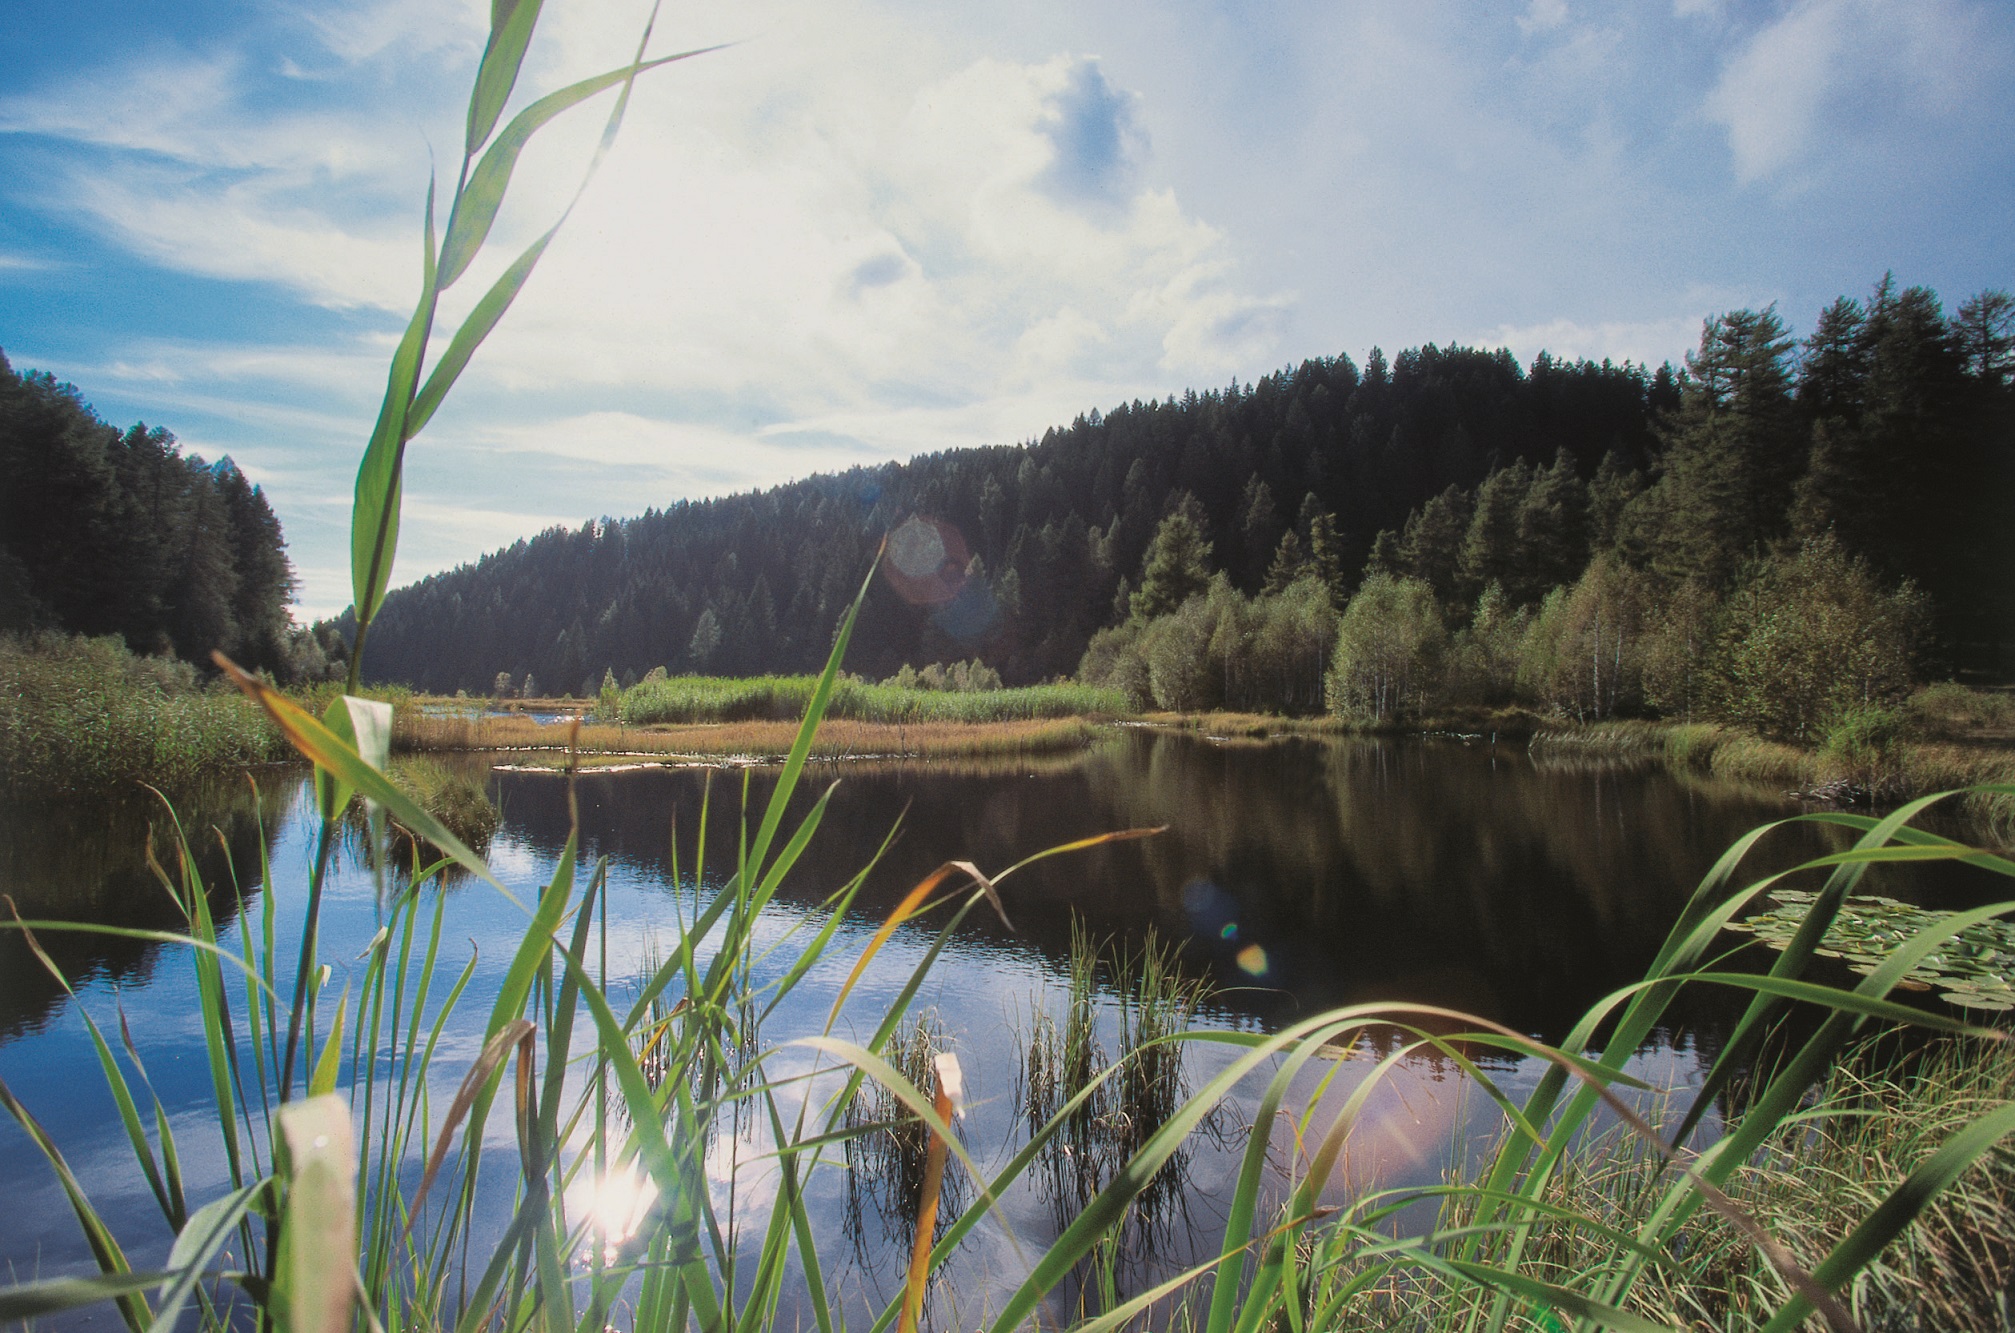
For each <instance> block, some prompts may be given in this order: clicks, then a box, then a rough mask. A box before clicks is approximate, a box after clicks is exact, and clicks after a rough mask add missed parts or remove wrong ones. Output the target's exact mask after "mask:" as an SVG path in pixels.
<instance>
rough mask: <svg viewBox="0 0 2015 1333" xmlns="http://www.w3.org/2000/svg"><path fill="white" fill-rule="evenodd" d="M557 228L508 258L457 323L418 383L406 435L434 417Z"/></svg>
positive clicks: (421, 428)
mask: <svg viewBox="0 0 2015 1333" xmlns="http://www.w3.org/2000/svg"><path fill="white" fill-rule="evenodd" d="M559 230H560V227H559V224H558V223H554V224H553V226H552V227H550V228H548V229H547V231H546V233H545V234H544V235H542V236H540V237H539V239H538V240H536V241H534V242H532V243H531V244H530V245H529V246H526V247H525V251H524V253H523V254H521V255H519V256H518V257H517V258H516V259H514V260H512V261H511V266H510V267H509V268H507V269H505V270H504V272H503V274H502V275H501V276H499V277H498V279H497V280H496V281H495V282H493V283H491V284H490V289H489V290H488V291H486V292H484V293H483V296H482V299H481V300H479V301H477V302H476V305H475V308H474V309H472V310H471V311H469V314H468V317H467V318H465V319H464V320H463V321H462V322H461V324H460V325H458V326H457V327H456V329H455V335H454V337H452V338H450V339H449V340H448V346H447V350H445V351H444V352H442V353H441V359H440V360H439V361H436V362H435V363H434V369H433V370H432V371H431V372H430V373H429V374H428V375H427V382H426V383H425V384H424V385H422V386H421V387H420V392H419V395H418V396H417V397H416V398H415V399H414V400H413V407H412V410H411V411H410V412H408V413H407V426H406V429H407V434H408V435H409V436H410V435H418V434H419V433H420V432H421V431H423V430H425V429H426V428H427V423H428V422H430V421H432V420H433V419H434V413H435V412H436V411H437V410H438V409H439V408H440V406H441V401H442V400H443V399H445V398H446V397H447V396H448V390H449V389H451V388H453V387H454V385H455V381H456V379H457V378H459V377H460V376H461V373H462V372H463V371H464V370H466V369H467V368H468V365H469V362H470V360H471V359H472V358H474V356H475V355H476V349H477V348H478V347H480V346H482V344H483V340H484V339H485V338H487V337H489V336H490V333H491V331H492V330H494V329H495V328H496V327H497V323H498V321H500V320H502V319H503V317H504V312H505V311H507V310H509V309H510V308H511V303H512V302H513V301H515V300H517V299H518V293H519V292H520V291H522V290H523V289H524V286H525V281H526V279H528V278H530V277H531V276H532V270H533V269H535V268H537V267H538V264H539V260H540V259H541V258H542V257H544V255H545V253H546V247H547V246H548V245H550V244H551V243H552V240H553V237H554V236H556V235H557V234H558V233H559Z"/></svg>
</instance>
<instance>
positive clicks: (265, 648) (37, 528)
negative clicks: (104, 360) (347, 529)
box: [0, 353, 341, 680]
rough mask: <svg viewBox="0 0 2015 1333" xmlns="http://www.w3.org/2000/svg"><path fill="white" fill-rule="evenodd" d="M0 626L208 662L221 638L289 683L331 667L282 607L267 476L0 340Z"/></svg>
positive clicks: (288, 576)
mask: <svg viewBox="0 0 2015 1333" xmlns="http://www.w3.org/2000/svg"><path fill="white" fill-rule="evenodd" d="M0 474H4V475H5V476H6V477H7V478H8V481H7V485H6V487H5V489H4V491H0V631H6V632H15V633H33V632H37V631H47V632H55V633H58V634H65V635H79V634H81V635H88V636H91V637H102V636H108V635H109V636H116V637H117V638H119V639H120V640H122V641H123V642H124V644H125V645H126V647H127V648H129V649H130V650H132V651H133V652H136V653H141V654H147V655H154V656H161V657H177V658H180V659H182V660H184V661H188V662H194V663H197V664H199V665H200V666H202V667H203V668H204V669H206V670H207V669H208V667H209V658H210V652H211V651H212V650H213V649H220V648H221V649H222V650H223V651H224V652H226V653H228V654H230V655H231V656H232V657H233V658H235V659H236V660H238V661H239V662H242V663H244V664H246V665H247V666H250V667H253V668H257V669H262V670H265V671H267V672H269V673H271V674H273V675H275V676H276V677H279V678H281V679H285V680H292V679H296V678H299V677H302V676H311V677H312V676H319V675H321V674H324V673H325V671H326V666H327V661H326V656H325V653H324V648H325V647H327V648H333V649H335V650H336V651H338V652H340V651H341V641H340V639H339V638H337V637H336V636H335V635H334V634H333V633H325V634H324V636H323V638H322V639H321V640H319V641H318V640H316V639H315V638H313V637H312V636H311V635H309V634H308V633H307V632H306V631H297V630H296V629H295V628H294V627H293V624H292V621H291V620H290V618H289V615H288V611H287V606H288V603H289V602H290V601H291V600H292V598H293V590H294V572H293V567H292V565H291V564H290V563H289V561H288V559H287V546H286V540H285V538H284V536H283V534H282V533H281V530H280V521H279V519H278V518H276V517H275V516H274V514H273V510H272V506H270V505H269V504H268V503H267V502H266V497H265V495H264V494H263V493H262V492H261V490H260V488H259V487H257V486H255V485H253V484H252V483H251V482H250V481H249V480H248V479H247V478H246V477H245V474H244V473H243V472H241V471H239V469H238V467H237V465H236V464H234V463H233V462H232V461H231V460H230V459H229V458H228V457H227V458H222V459H219V460H218V461H217V462H215V463H210V462H206V461H205V460H204V459H202V458H201V457H199V456H197V455H194V454H186V455H185V454H184V453H183V452H182V451H181V447H180V446H179V445H178V444H177V443H176V440H175V437H174V436H173V435H172V434H170V433H169V432H168V431H167V430H165V429H163V428H161V427H159V426H149V425H147V424H145V423H144V422H136V423H135V424H134V425H132V426H131V427H129V428H127V429H126V430H124V431H121V430H119V429H118V428H116V427H114V426H111V425H108V424H107V423H106V422H104V421H103V420H101V419H100V418H99V417H98V415H97V413H95V412H94V411H93V410H92V409H91V407H90V406H89V405H88V404H87V403H85V401H84V399H83V396H82V395H81V394H80V393H79V391H78V390H77V388H76V386H75V385H72V384H66V383H59V382H58V381H57V380H56V378H55V377H54V376H53V375H50V374H47V373H45V372H40V371H34V370H28V371H22V372H16V371H15V370H14V368H13V367H12V366H11V365H10V364H9V363H8V361H7V358H6V356H5V355H4V353H0Z"/></svg>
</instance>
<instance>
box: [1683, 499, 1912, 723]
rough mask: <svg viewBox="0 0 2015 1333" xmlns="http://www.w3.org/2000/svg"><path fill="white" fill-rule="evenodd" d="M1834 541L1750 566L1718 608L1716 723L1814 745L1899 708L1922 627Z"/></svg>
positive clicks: (1712, 667) (1907, 595)
mask: <svg viewBox="0 0 2015 1333" xmlns="http://www.w3.org/2000/svg"><path fill="white" fill-rule="evenodd" d="M1928 619H1929V617H1928V609H1927V608H1926V606H1925V604H1924V598H1923V597H1922V595H1921V594H1919V593H1918V592H1917V591H1916V590H1915V589H1914V588H1912V587H1911V586H1909V585H1907V584H1906V585H1904V586H1903V587H1902V588H1900V589H1897V590H1894V591H1889V590H1886V589H1884V588H1883V587H1882V585H1881V583H1880V582H1879V581H1878V580H1877V579H1876V577H1875V575H1874V574H1873V572H1872V571H1871V570H1869V568H1868V567H1867V565H1866V564H1865V563H1863V562H1862V561H1860V560H1858V559H1856V558H1855V557H1853V556H1851V555H1849V554H1848V553H1847V552H1846V550H1845V549H1844V548H1843V547H1842V546H1841V544H1840V543H1839V542H1838V541H1836V540H1835V539H1833V538H1832V537H1830V536H1820V537H1816V538H1813V539H1812V540H1811V541H1809V542H1807V543H1805V545H1804V546H1802V547H1801V548H1799V550H1798V551H1797V552H1796V553H1794V554H1790V555H1786V556H1779V557H1777V558H1774V559H1772V560H1769V561H1765V562H1762V563H1760V564H1758V565H1756V566H1754V567H1753V568H1752V569H1751V570H1750V571H1748V572H1747V573H1746V574H1745V576H1744V577H1743V578H1742V580H1741V582H1740V583H1739V584H1738V586H1737V587H1736V588H1735V590H1734V591H1733V592H1732V593H1731V594H1730V595H1729V597H1728V599H1727V601H1726V602H1725V603H1724V605H1723V608H1722V612H1721V616H1720V619H1719V623H1718V634H1717V639H1718V642H1717V643H1716V645H1715V648H1714V651H1713V653H1712V656H1711V658H1710V659H1709V661H1708V663H1707V665H1706V670H1707V671H1708V672H1709V673H1710V684H1709V687H1708V690H1709V695H1708V704H1709V707H1710V709H1711V710H1712V712H1713V714H1714V716H1716V717H1718V718H1721V719H1723V720H1726V721H1730V722H1734V723H1737V724H1738V725H1741V726H1745V727H1748V728H1750V729H1751V730H1753V731H1757V732H1760V733H1761V734H1763V735H1765V736H1769V737H1773V738H1776V739H1782V740H1793V741H1803V742H1806V743H1808V744H1816V743H1817V742H1819V741H1821V740H1823V739H1825V737H1826V735H1827V733H1828V732H1829V731H1830V730H1831V729H1832V728H1833V727H1834V726H1835V725H1836V724H1837V723H1838V722H1839V721H1840V719H1841V718H1842V717H1844V716H1845V715H1846V714H1847V713H1848V712H1849V711H1850V710H1853V709H1857V708H1865V707H1869V706H1871V705H1882V704H1895V703H1900V702H1901V701H1902V700H1903V698H1904V696H1906V695H1907V694H1908V693H1909V691H1910V686H1911V684H1912V681H1913V678H1914V674H1915V673H1914V668H1915V665H1916V664H1915V660H1914V659H1915V656H1916V651H1917V646H1918V644H1919V642H1920V641H1921V640H1922V637H1923V634H1924V631H1925V629H1926V626H1927V621H1928Z"/></svg>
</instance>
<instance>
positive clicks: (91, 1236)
mask: <svg viewBox="0 0 2015 1333" xmlns="http://www.w3.org/2000/svg"><path fill="white" fill-rule="evenodd" d="M0 1106H4V1107H5V1108H6V1109H7V1113H8V1114H9V1115H11V1116H13V1117H14V1119H15V1121H16V1122H17V1123H18V1124H19V1125H20V1126H21V1128H22V1129H24V1130H26V1131H28V1137H29V1138H30V1139H32V1140H34V1142H35V1147H36V1148H37V1149H38V1150H39V1151H40V1152H41V1154H42V1157H43V1160H45V1161H47V1162H48V1163H49V1165H50V1167H51V1168H52V1169H53V1170H54V1171H55V1172H56V1179H57V1180H58V1182H60V1183H61V1184H62V1186H63V1195H64V1197H65V1198H67V1199H68V1200H69V1201H70V1211H71V1212H73V1213H75V1214H76V1216H77V1224H78V1225H79V1226H80V1227H82V1228H83V1230H84V1240H85V1243H86V1244H88V1245H89V1246H90V1247H91V1257H92V1258H93V1259H95V1260H96V1261H97V1263H98V1269H99V1271H100V1272H101V1273H104V1274H105V1275H107V1276H109V1277H118V1276H120V1275H123V1274H130V1273H131V1272H132V1271H133V1266H132V1265H131V1264H129V1263H127V1262H126V1253H125V1251H124V1250H122V1249H120V1248H119V1242H118V1241H117V1240H115V1239H114V1238H113V1236H112V1229H111V1228H110V1227H108V1226H106V1225H105V1219H104V1218H102V1217H100V1216H99V1215H98V1210H97V1209H96V1208H94V1207H92V1206H91V1200H90V1199H89V1198H87V1197H86V1196H85V1194H84V1187H83V1186H82V1185H80V1184H79V1183H78V1182H77V1177H76V1175H75V1174H74V1173H73V1172H72V1171H71V1170H70V1163H69V1162H67V1161H65V1160H64V1158H63V1153H62V1151H61V1150H60V1149H58V1148H57V1146H56V1141H55V1140H54V1139H52V1138H50V1137H49V1132H48V1131H47V1130H45V1129H43V1128H42V1125H41V1122H40V1121H38V1120H36V1119H35V1117H34V1116H33V1115H30V1114H29V1112H28V1108H27V1107H25V1106H23V1105H22V1104H21V1103H20V1102H19V1101H18V1100H17V1099H16V1098H15V1096H14V1092H13V1090H12V1089H11V1088H9V1087H8V1086H7V1081H6V1080H5V1079H0ZM157 1280H158V1279H157ZM150 1285H151V1284H150ZM117 1299H118V1303H119V1314H120V1317H121V1318H123V1319H124V1320H125V1321H126V1326H127V1327H128V1328H130V1329H132V1330H133V1333H144V1330H145V1329H146V1327H147V1325H148V1323H149V1322H151V1320H152V1318H153V1315H152V1312H151V1311H150V1310H149V1309H148V1308H147V1298H146V1297H145V1296H144V1295H142V1294H141V1293H140V1292H137V1291H126V1292H122V1293H121V1294H120V1295H119V1296H118V1297H117Z"/></svg>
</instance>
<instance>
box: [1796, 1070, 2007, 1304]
mask: <svg viewBox="0 0 2015 1333" xmlns="http://www.w3.org/2000/svg"><path fill="white" fill-rule="evenodd" d="M2009 1134H2015V1106H2003V1107H2001V1108H1999V1109H1998V1110H1995V1111H1992V1112H1990V1113H1988V1114H1987V1115H1984V1116H1982V1117H1980V1119H1978V1120H1976V1121H1974V1122H1973V1123H1972V1124H1970V1125H1968V1126H1966V1128H1964V1129H1962V1130H1960V1131H1959V1132H1958V1133H1957V1134H1954V1135H1953V1136H1952V1137H1951V1138H1950V1139H1947V1140H1946V1141H1945V1143H1944V1144H1943V1146H1941V1147H1940V1148H1939V1149H1938V1151H1937V1152H1935V1153H1933V1154H1931V1156H1930V1157H1929V1158H1927V1159H1925V1161H1924V1162H1923V1163H1921V1164H1920V1165H1919V1166H1918V1167H1917V1169H1916V1170H1914V1171H1912V1172H1911V1173H1910V1175H1909V1176H1908V1177H1907V1178H1906V1179H1905V1180H1904V1181H1903V1183H1902V1184H1900V1185H1898V1186H1897V1187H1896V1188H1895V1189H1894V1190H1892V1191H1890V1193H1889V1196H1888V1197H1887V1198H1885V1199H1884V1200H1883V1201H1882V1202H1881V1203H1880V1204H1878V1205H1876V1208H1875V1211H1874V1212H1872V1213H1870V1214H1869V1215H1868V1216H1867V1217H1866V1218H1864V1219H1863V1220H1862V1222H1861V1225H1859V1226H1857V1227H1855V1228H1854V1230H1853V1231H1852V1232H1850V1233H1848V1235H1847V1237H1846V1239H1844V1240H1842V1241H1841V1242H1840V1243H1839V1244H1838V1245H1836V1246H1834V1247H1833V1252H1832V1253H1830V1254H1828V1255H1827V1256H1826V1258H1825V1259H1824V1260H1823V1261H1822V1262H1821V1263H1820V1265H1819V1266H1818V1267H1817V1268H1815V1269H1813V1270H1812V1277H1813V1280H1814V1281H1815V1282H1817V1283H1818V1284H1819V1286H1821V1287H1822V1288H1824V1289H1826V1290H1828V1291H1838V1290H1839V1289H1840V1287H1841V1286H1843V1285H1844V1284H1845V1283H1847V1282H1848V1281H1849V1280H1850V1279H1852V1278H1853V1276H1854V1275H1855V1274H1856V1273H1858V1272H1860V1271H1861V1270H1862V1269H1863V1268H1865V1267H1867V1266H1868V1264H1869V1263H1871V1262H1872V1261H1873V1260H1874V1259H1875V1257H1876V1256H1877V1255H1878V1254H1880V1253H1881V1252H1882V1250H1883V1248H1884V1247H1886V1246H1887V1245H1888V1244H1889V1242H1890V1241H1892V1240H1894V1239H1896V1237H1897V1236H1898V1235H1900V1234H1902V1232H1903V1229H1904V1228H1905V1227H1907V1226H1909V1225H1910V1223H1911V1222H1913V1221H1914V1220H1916V1218H1917V1216H1918V1214H1920V1213H1922V1212H1923V1211H1924V1210H1925V1209H1926V1208H1928V1207H1929V1206H1930V1205H1931V1202H1932V1200H1934V1199H1935V1198H1937V1196H1938V1193H1939V1191H1941V1190H1943V1189H1944V1188H1945V1187H1946V1186H1947V1185H1950V1184H1951V1183H1952V1182H1953V1181H1954V1180H1957V1179H1958V1178H1959V1177H1960V1176H1961V1175H1962V1174H1963V1173H1964V1172H1965V1171H1966V1169H1967V1168H1968V1167H1970V1166H1972V1165H1973V1163H1974V1162H1976V1161H1978V1160H1979V1158H1980V1156H1981V1154H1983V1153H1985V1152H1986V1151H1987V1150H1988V1149H1990V1148H1992V1147H1993V1146H1994V1145H1995V1144H1996V1143H1999V1142H2000V1141H2001V1140H2002V1139H2003V1138H2005V1137H2006V1136H2007V1135H2009ZM1810 1312H1811V1305H1810V1303H1809V1302H1807V1301H1806V1300H1805V1299H1804V1298H1803V1297H1799V1296H1794V1297H1793V1298H1792V1300H1791V1301H1790V1302H1789V1303H1788V1304H1786V1305H1785V1307H1784V1308H1783V1309H1781V1310H1779V1311H1778V1312H1777V1314H1776V1316H1775V1317H1774V1318H1772V1319H1771V1321H1770V1323H1769V1324H1767V1325H1766V1326H1765V1330H1764V1333H1789V1331H1790V1330H1792V1329H1795V1328H1797V1327H1798V1325H1799V1323H1800V1321H1801V1320H1803V1319H1804V1318H1805V1316H1806V1315H1807V1314H1809V1313H1810Z"/></svg>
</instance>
